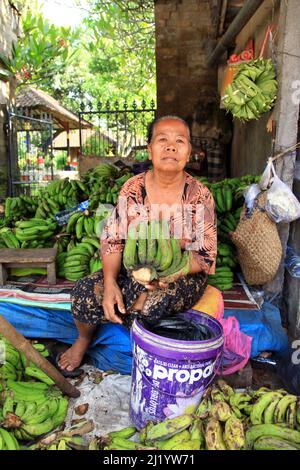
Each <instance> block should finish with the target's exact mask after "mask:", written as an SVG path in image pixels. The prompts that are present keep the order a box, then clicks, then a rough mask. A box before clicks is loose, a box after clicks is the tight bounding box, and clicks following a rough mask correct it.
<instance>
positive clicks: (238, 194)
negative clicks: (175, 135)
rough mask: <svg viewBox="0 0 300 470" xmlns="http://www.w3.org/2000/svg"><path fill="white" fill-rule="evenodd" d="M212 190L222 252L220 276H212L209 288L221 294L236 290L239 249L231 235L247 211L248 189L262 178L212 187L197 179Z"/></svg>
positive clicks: (244, 178) (219, 252)
mask: <svg viewBox="0 0 300 470" xmlns="http://www.w3.org/2000/svg"><path fill="white" fill-rule="evenodd" d="M197 179H198V180H199V181H200V182H201V183H202V184H204V185H205V186H207V187H208V189H209V190H210V191H211V193H212V196H213V198H214V201H215V205H216V213H217V233H218V250H217V260H216V266H217V268H216V273H215V274H214V275H210V276H209V284H211V285H213V286H215V287H217V288H218V289H220V290H227V289H231V288H232V284H233V270H234V268H235V267H236V266H237V265H238V262H237V258H236V250H235V246H234V244H233V243H232V241H231V238H230V233H231V232H234V230H235V229H236V227H237V224H238V222H239V220H240V215H241V212H242V209H243V204H244V196H243V192H244V191H245V189H246V188H247V187H248V186H249V185H250V184H253V183H257V182H258V181H259V179H260V177H259V176H252V175H245V176H242V177H241V178H226V179H224V180H222V181H218V182H215V183H209V182H208V181H207V178H205V177H198V178H197Z"/></svg>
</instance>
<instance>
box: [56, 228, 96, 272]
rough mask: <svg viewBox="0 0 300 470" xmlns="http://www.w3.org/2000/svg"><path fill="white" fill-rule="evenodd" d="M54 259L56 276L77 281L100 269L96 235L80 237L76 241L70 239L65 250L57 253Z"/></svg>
mask: <svg viewBox="0 0 300 470" xmlns="http://www.w3.org/2000/svg"><path fill="white" fill-rule="evenodd" d="M56 260H57V273H58V276H59V277H63V278H65V279H68V280H69V281H77V280H78V279H81V278H82V277H84V276H86V275H87V274H89V273H94V272H96V271H99V269H101V267H102V263H101V260H100V242H99V240H98V239H97V237H82V239H81V241H80V242H78V243H76V242H75V241H74V239H71V240H70V242H69V244H68V246H67V251H66V252H61V253H59V255H58V256H57V259H56Z"/></svg>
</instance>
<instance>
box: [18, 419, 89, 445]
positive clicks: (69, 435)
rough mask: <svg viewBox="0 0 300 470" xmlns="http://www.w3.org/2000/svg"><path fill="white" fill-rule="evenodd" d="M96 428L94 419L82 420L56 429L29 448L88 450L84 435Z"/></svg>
mask: <svg viewBox="0 0 300 470" xmlns="http://www.w3.org/2000/svg"><path fill="white" fill-rule="evenodd" d="M93 429H94V425H93V422H92V421H88V420H82V421H80V423H77V424H74V425H73V426H72V427H70V428H68V429H65V430H64V431H55V432H52V433H51V434H50V435H48V436H46V437H43V438H42V439H39V440H38V441H36V442H35V443H34V444H31V445H29V446H28V447H27V449H28V450H73V449H74V450H86V449H87V445H86V443H85V442H84V440H83V438H82V436H83V435H84V434H87V433H89V432H90V431H92V430H93Z"/></svg>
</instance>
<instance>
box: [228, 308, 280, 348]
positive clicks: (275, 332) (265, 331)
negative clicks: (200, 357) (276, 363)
mask: <svg viewBox="0 0 300 470" xmlns="http://www.w3.org/2000/svg"><path fill="white" fill-rule="evenodd" d="M230 316H233V317H235V318H236V319H237V320H238V322H239V324H240V330H241V331H242V332H243V333H245V334H246V335H248V336H252V344H251V357H256V356H258V355H259V354H260V353H262V352H263V351H274V352H277V353H279V354H284V353H285V352H286V351H287V350H288V346H289V345H288V337H287V335H286V333H285V331H284V329H283V328H282V326H281V317H280V311H279V309H278V308H277V307H276V306H275V305H272V304H271V303H270V302H264V304H263V306H262V308H261V310H234V309H226V310H225V313H224V317H225V318H228V317H230Z"/></svg>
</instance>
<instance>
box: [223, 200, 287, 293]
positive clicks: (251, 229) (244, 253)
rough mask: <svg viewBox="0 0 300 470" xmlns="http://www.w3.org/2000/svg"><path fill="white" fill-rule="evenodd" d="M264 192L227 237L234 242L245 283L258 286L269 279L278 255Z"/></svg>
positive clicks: (273, 225) (278, 245)
mask: <svg viewBox="0 0 300 470" xmlns="http://www.w3.org/2000/svg"><path fill="white" fill-rule="evenodd" d="M265 200H266V195H265V193H260V194H259V195H258V196H257V198H256V200H255V203H254V209H253V212H252V214H251V215H250V216H249V215H248V216H247V215H246V211H245V209H244V210H243V212H242V214H241V218H240V221H239V223H238V225H237V228H236V230H235V231H234V232H233V233H232V234H231V239H232V241H233V243H234V244H235V245H236V248H237V253H238V260H239V263H240V265H241V269H242V272H243V275H244V277H245V280H246V282H247V283H248V284H249V285H262V284H266V283H268V282H270V281H272V280H273V279H274V277H275V275H276V273H277V271H278V268H279V265H280V262H281V258H282V245H281V241H280V238H279V235H278V231H277V227H276V224H275V222H273V221H272V220H271V219H270V218H269V217H268V215H267V213H266V212H265V210H264V205H265Z"/></svg>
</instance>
